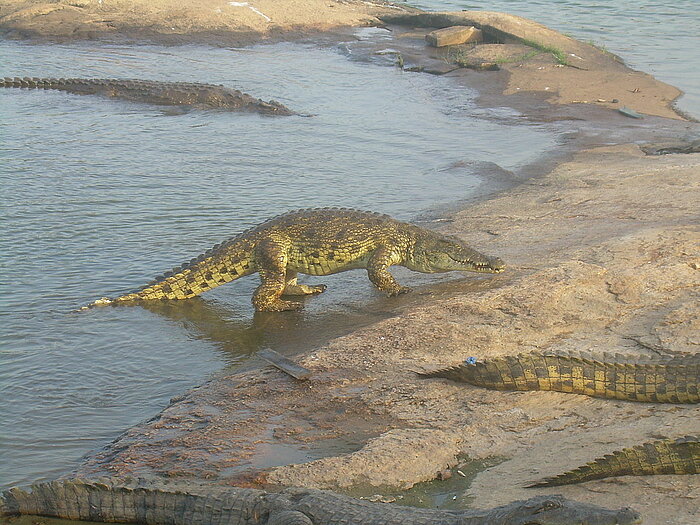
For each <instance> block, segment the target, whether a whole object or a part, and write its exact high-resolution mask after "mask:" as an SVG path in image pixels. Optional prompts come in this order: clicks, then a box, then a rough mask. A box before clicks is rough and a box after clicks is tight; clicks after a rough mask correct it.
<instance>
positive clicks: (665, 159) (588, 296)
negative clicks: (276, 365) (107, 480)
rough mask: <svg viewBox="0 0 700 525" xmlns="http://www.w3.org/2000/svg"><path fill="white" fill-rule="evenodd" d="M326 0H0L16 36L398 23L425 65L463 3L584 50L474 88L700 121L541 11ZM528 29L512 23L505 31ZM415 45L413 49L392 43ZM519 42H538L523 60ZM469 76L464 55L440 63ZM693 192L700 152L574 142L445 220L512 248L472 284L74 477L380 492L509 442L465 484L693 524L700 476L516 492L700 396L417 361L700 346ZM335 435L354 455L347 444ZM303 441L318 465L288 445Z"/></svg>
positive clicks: (651, 426) (673, 414) (299, 29)
mask: <svg viewBox="0 0 700 525" xmlns="http://www.w3.org/2000/svg"><path fill="white" fill-rule="evenodd" d="M323 4H324V6H325V7H324V6H321V5H320V4H318V5H317V4H314V3H313V2H305V3H304V5H303V6H300V5H298V4H296V3H294V2H283V3H279V2H274V3H273V2H267V3H266V2H263V1H260V2H255V3H251V4H249V5H245V6H231V5H230V3H229V2H213V1H199V2H188V3H177V4H176V5H177V8H174V7H173V5H174V3H173V2H133V1H132V2H117V1H115V2H109V1H105V2H88V1H85V2H53V3H40V2H29V1H24V2H21V1H18V2H8V1H5V2H0V17H1V18H0V30H2V31H3V32H5V34H6V35H15V36H24V37H26V36H31V37H33V38H36V37H42V38H45V37H50V38H59V37H60V38H67V37H70V38H85V37H90V38H102V37H109V38H114V37H115V36H119V37H128V38H137V37H139V38H140V37H143V38H146V37H148V38H151V39H162V41H172V42H187V41H195V42H202V41H210V40H209V39H213V40H216V39H220V42H221V43H230V42H235V41H237V39H240V41H247V42H251V41H253V40H259V39H269V38H282V37H294V38H297V37H298V36H299V35H300V34H307V33H308V32H309V31H319V30H330V29H333V30H339V29H340V28H342V27H347V26H356V25H366V24H372V25H377V24H388V26H389V28H390V29H392V30H393V31H395V33H396V35H397V38H396V42H397V51H398V54H397V59H398V57H399V56H400V57H401V61H402V63H403V67H404V68H406V67H412V66H415V67H418V68H421V67H422V68H423V69H424V70H426V65H427V66H428V69H429V68H432V67H433V65H434V64H435V63H436V62H438V63H442V64H447V63H448V62H449V61H445V60H444V57H442V56H441V55H440V51H439V50H435V49H432V48H426V47H423V46H424V44H423V43H422V42H423V39H424V36H425V33H426V32H428V31H430V30H432V29H434V28H435V27H438V26H440V25H442V24H443V23H445V24H448V25H454V24H455V21H456V19H455V18H454V17H458V18H459V20H461V21H463V22H464V23H466V22H469V23H475V24H477V25H480V26H481V27H482V28H484V27H485V28H486V29H487V32H488V28H489V27H499V29H498V30H497V31H495V32H498V31H500V32H502V33H508V34H509V35H512V36H513V38H514V39H515V40H516V42H506V41H504V42H494V43H487V45H489V46H496V45H503V46H523V45H524V46H525V47H530V48H531V47H532V46H528V45H527V44H523V42H522V41H523V40H532V38H531V37H532V36H533V34H528V35H529V36H525V34H519V33H517V32H516V29H517V31H521V30H525V31H535V33H534V35H535V37H536V40H537V41H538V42H540V43H541V44H542V45H546V46H550V47H555V48H556V49H558V50H560V51H562V52H563V53H565V55H566V54H568V56H569V58H568V59H567V61H570V62H571V64H562V63H561V60H558V59H557V57H556V56H555V55H554V53H553V52H552V51H544V52H541V53H535V54H530V53H529V52H527V53H525V52H523V49H524V48H522V47H512V48H509V49H510V50H511V51H509V53H510V54H509V55H508V56H509V57H510V58H508V59H507V60H504V61H502V62H501V63H500V64H499V68H500V71H494V72H491V71H485V72H483V73H482V72H480V73H478V75H479V78H478V79H475V81H476V82H478V83H479V84H480V85H481V87H482V88H483V86H485V85H487V84H488V85H490V86H498V87H499V89H500V91H499V93H498V94H496V95H494V94H493V93H491V94H489V93H488V92H489V90H488V89H482V93H483V94H484V95H483V96H482V100H486V99H487V98H491V100H493V97H498V100H499V101H500V103H501V104H506V103H508V102H504V100H505V101H507V100H518V101H519V102H518V103H519V104H523V100H525V99H524V98H523V96H524V94H523V93H524V92H527V93H531V94H535V96H536V97H538V98H539V99H544V100H546V101H547V103H548V104H550V105H553V106H554V107H558V108H562V112H557V113H556V114H554V115H553V116H552V118H554V119H556V118H566V119H571V121H572V128H574V127H575V126H577V125H578V124H576V122H577V121H580V122H583V119H584V118H590V115H592V114H595V115H598V116H603V115H605V116H609V115H615V117H616V118H619V119H620V120H619V127H624V126H625V122H626V121H625V119H628V117H624V116H621V115H620V114H619V113H617V111H618V109H619V108H620V107H621V106H622V105H624V106H626V107H629V108H631V109H632V110H633V111H635V112H639V113H642V114H646V115H656V116H655V117H650V118H649V119H650V121H651V122H652V123H653V125H652V126H651V127H652V128H658V129H661V128H664V129H666V126H667V124H668V123H669V122H670V123H672V125H671V124H668V129H671V130H674V131H672V132H668V130H667V131H665V132H664V133H665V135H664V138H665V139H667V138H669V136H670V135H673V134H674V133H675V134H676V136H677V138H678V139H679V143H681V144H689V143H690V142H692V139H693V138H694V137H697V135H698V132H699V131H698V126H697V124H694V123H689V122H686V123H681V122H678V121H679V120H682V116H680V115H678V114H676V113H675V112H674V111H673V109H672V107H671V104H672V101H673V100H674V99H675V97H677V96H678V94H679V92H678V91H677V90H675V89H674V88H671V87H670V86H667V85H665V84H663V83H660V82H657V81H656V80H654V79H653V78H652V77H649V76H648V75H644V74H643V73H637V72H633V71H631V70H629V69H627V68H625V67H624V66H623V65H622V64H620V63H619V61H617V60H616V59H615V57H612V56H609V55H607V54H605V53H604V52H602V51H599V50H595V48H592V47H591V46H587V45H586V44H581V43H578V42H576V41H572V40H571V39H567V38H566V37H563V36H562V35H559V34H558V33H555V34H551V33H549V30H547V31H544V30H542V29H540V28H541V26H539V25H538V24H534V23H532V22H529V21H527V22H528V23H520V22H519V21H518V20H515V19H513V17H509V16H508V15H501V16H500V17H499V16H496V15H493V14H488V16H487V15H483V16H484V17H485V18H482V19H479V18H478V17H477V16H476V15H473V14H464V13H460V14H458V15H457V14H449V15H439V16H438V18H437V19H427V20H417V19H415V18H407V19H403V20H398V19H396V18H393V19H390V18H386V15H387V13H393V12H395V11H396V9H395V8H391V7H387V6H376V5H368V4H365V3H353V2H339V3H336V2H323ZM330 6H333V7H330ZM205 8H206V9H205ZM229 8H230V9H231V11H228V9H229ZM234 8H235V9H234ZM252 8H254V9H252ZM217 9H219V10H221V11H220V12H219V11H217ZM284 13H287V14H284ZM303 13H306V15H304V14H303ZM411 16H414V15H411ZM421 16H422V15H421ZM431 16H432V15H431ZM436 16H437V15H436ZM440 16H443V18H440ZM445 16H446V17H447V18H444V17H445ZM479 16H481V15H479ZM304 17H306V18H304ZM380 17H381V19H380ZM469 17H471V18H469ZM267 18H269V19H270V20H266V19H267ZM487 18H488V19H487ZM516 18H517V17H516ZM304 20H306V21H304ZM436 20H437V21H436ZM520 20H522V19H520ZM514 22H518V23H517V24H516V26H517V27H516V28H512V29H509V30H506V29H505V25H506V24H509V23H514ZM498 24H501V25H500V26H499V25H498ZM457 25H460V24H457ZM425 26H429V27H425ZM538 26H539V27H538ZM168 28H170V29H168ZM523 28H524V29H523ZM544 29H546V28H544ZM552 33H554V32H552ZM537 35H540V36H537ZM203 36H206V39H204V38H203ZM545 38H546V40H543V39H545ZM402 41H403V42H407V43H406V44H401V45H398V44H399V43H400V42H402ZM419 43H420V45H419ZM502 49H503V48H502ZM502 49H501V50H502ZM482 51H483V52H484V53H486V52H488V53H493V52H495V50H494V48H493V47H490V48H488V49H487V48H485V47H482V48H481V49H479V48H478V47H477V48H464V49H462V51H460V53H461V55H460V56H462V55H463V56H464V58H465V60H467V61H469V60H477V59H478V60H482V61H486V60H490V59H489V58H488V57H482V56H481V55H479V56H478V57H477V54H478V53H481V52H482ZM540 51H541V49H540ZM499 52H500V51H499ZM525 54H530V56H529V57H528V58H527V59H525V58H522V59H519V58H518V57H523V56H524V55H525ZM572 55H575V56H572ZM489 56H491V55H489ZM515 59H517V60H515ZM573 61H575V62H573ZM572 65H575V66H576V67H572ZM455 71H457V70H456V69H451V66H450V67H448V68H446V71H444V73H445V74H451V75H452V74H457V73H455ZM13 73H14V74H21V72H13ZM492 74H493V75H494V76H491V77H489V76H488V75H492ZM489 83H490V84H489ZM518 88H519V89H518ZM501 93H505V94H506V95H508V94H509V93H512V94H513V95H511V96H510V97H512V98H509V97H508V96H506V98H503V97H502V95H501ZM516 93H517V94H516ZM599 99H600V100H603V102H599ZM612 99H616V100H618V102H612ZM586 103H593V104H595V105H597V106H602V107H600V108H593V110H595V111H594V112H593V113H589V114H587V115H589V116H588V117H584V116H581V115H580V114H578V115H577V116H576V117H572V116H571V114H569V113H566V112H567V111H568V109H565V108H570V107H572V106H573V105H579V104H586ZM520 109H521V110H522V109H523V108H522V107H521V108H520ZM524 115H525V116H526V117H528V116H531V114H530V115H528V113H527V111H525V112H524ZM629 122H636V121H634V120H632V119H629ZM582 125H583V124H582ZM652 131H653V129H652ZM669 133H670V135H669ZM629 136H630V135H627V137H628V138H627V140H628V141H629V140H630V139H629ZM671 138H672V137H671ZM635 140H636V139H635ZM605 141H608V142H612V143H615V142H620V141H619V140H618V139H617V138H616V137H612V136H609V137H605V140H602V139H601V141H600V142H605ZM688 150H689V151H692V150H693V148H689V149H688ZM649 151H654V150H653V148H652V149H650V150H649ZM699 192H700V154H698V153H689V154H669V155H659V156H656V155H646V154H645V153H644V151H642V149H641V148H640V146H639V145H636V144H618V145H614V146H598V147H594V148H590V149H588V150H586V151H582V152H579V153H577V154H576V155H575V156H573V157H572V158H571V159H569V160H568V161H566V162H563V163H560V164H559V165H558V166H556V167H555V168H554V169H552V170H551V171H550V172H549V173H547V174H545V175H542V176H539V177H534V178H531V179H528V180H527V181H524V182H522V183H521V184H519V185H517V186H515V187H514V188H512V189H510V190H509V191H507V192H504V193H502V194H500V195H496V196H493V197H492V198H490V199H488V200H486V201H484V202H481V203H478V204H476V205H473V206H471V207H469V208H468V209H465V210H462V211H460V212H458V213H455V214H454V215H453V216H452V217H451V219H450V220H449V221H446V222H445V223H444V224H441V229H442V230H443V231H445V232H446V233H451V234H454V235H457V236H459V237H461V238H463V239H465V240H466V241H468V242H469V243H472V244H474V245H475V246H478V247H479V248H480V249H483V250H484V251H487V252H488V253H492V254H494V255H499V256H501V257H502V258H503V259H505V260H506V262H507V263H508V264H509V271H507V272H506V273H504V274H502V275H498V276H495V277H485V278H480V277H473V276H472V277H466V278H465V279H463V280H457V281H450V282H449V283H444V284H441V285H436V286H429V287H425V288H422V289H420V290H419V291H418V293H417V294H416V295H414V297H406V298H404V297H402V298H398V299H397V300H396V303H395V304H396V309H397V310H396V315H395V316H394V317H392V318H390V319H387V320H385V321H381V322H379V323H376V324H374V325H372V326H370V327H367V328H365V329H362V330H359V331H357V332H355V333H352V334H350V335H347V336H344V337H341V338H338V339H335V340H333V341H332V342H330V343H329V344H327V345H324V346H323V347H321V348H313V349H309V351H308V352H307V353H305V354H303V355H301V356H299V357H298V360H299V362H300V363H301V364H303V365H304V366H306V367H307V368H309V369H310V370H311V371H312V374H313V375H312V378H311V379H310V380H308V381H304V382H298V381H295V380H293V379H291V378H290V377H287V376H285V375H284V374H282V373H281V372H279V371H277V370H275V369H268V368H262V369H259V370H254V371H249V372H246V373H241V372H236V373H222V374H221V375H219V376H217V377H216V378H214V379H213V380H211V381H210V382H208V383H206V384H205V385H202V386H201V387H199V388H197V389H195V390H193V391H191V392H188V393H186V394H184V395H183V396H182V397H181V398H178V399H176V400H173V403H172V404H171V406H170V407H168V408H167V409H165V410H164V411H163V412H162V413H161V414H159V415H158V416H157V417H155V418H154V419H152V420H151V421H148V422H145V423H143V424H142V425H139V426H137V427H134V428H132V429H129V430H128V431H127V432H125V434H124V435H122V436H121V437H120V438H119V439H117V440H116V441H115V442H114V443H112V444H111V445H110V446H109V447H108V448H107V449H105V450H104V451H102V452H100V453H98V454H96V455H94V456H93V457H91V458H89V459H88V460H87V461H86V462H85V464H84V465H83V466H82V467H81V468H80V470H79V474H80V475H82V476H93V475H117V476H126V475H146V476H152V475H157V476H168V477H178V478H184V479H188V478H190V479H209V480H215V481H216V482H218V483H222V484H231V485H240V484H244V485H254V486H270V485H272V486H275V485H297V486H307V487H320V488H332V489H339V490H346V489H352V488H354V487H357V486H363V487H367V486H370V487H376V490H377V491H381V490H382V488H383V487H401V488H407V487H410V486H412V485H413V484H415V483H417V482H419V481H426V480H432V479H435V478H436V477H437V474H438V472H441V471H444V470H445V469H447V468H449V467H450V466H453V465H454V464H455V463H456V461H457V457H458V456H460V455H462V454H466V455H468V456H469V457H471V458H485V457H490V456H500V457H504V458H507V459H506V461H504V462H503V463H501V464H499V465H498V466H496V467H493V468H491V469H488V470H486V471H484V472H482V473H480V474H479V475H478V476H477V478H476V481H475V482H474V483H473V484H472V486H471V488H470V492H471V494H472V495H474V496H475V497H476V502H477V505H480V506H487V505H491V504H494V505H495V504H500V503H504V502H507V501H511V500H513V499H516V498H522V497H527V496H529V495H531V493H563V494H564V495H566V496H567V497H571V498H574V499H578V500H581V501H588V502H592V503H596V504H598V505H604V506H608V507H620V506H623V505H630V506H632V507H633V508H635V509H636V510H639V511H640V512H641V513H642V514H643V517H644V519H645V521H644V523H648V524H662V523H663V524H678V525H680V524H686V523H690V522H693V521H694V520H696V519H697V517H698V512H699V510H698V507H697V503H696V502H697V498H698V496H700V479H698V476H688V475H686V476H652V477H645V478H634V477H625V478H615V479H610V480H603V481H595V482H589V483H586V484H583V485H578V486H571V487H558V488H556V489H524V488H522V486H523V485H524V484H525V482H527V481H530V480H532V479H536V478H539V477H545V476H549V475H553V474H556V473H558V472H562V471H565V470H568V469H570V468H573V467H576V466H578V465H580V464H583V463H585V462H586V461H589V460H592V459H593V458H595V457H599V456H601V455H602V454H604V453H607V452H611V451H612V450H615V449H618V448H621V447H625V446H630V445H633V444H636V443H639V442H642V441H646V440H649V439H655V438H659V437H676V436H680V435H683V434H690V433H698V432H700V427H699V425H698V421H700V409H699V408H698V407H697V406H693V405H687V406H677V405H662V406H658V405H653V404H641V403H630V402H621V401H609V400H601V399H591V398H586V397H581V396H575V395H567V394H560V393H553V392H527V393H502V392H491V391H484V390H480V389H477V388H474V387H470V386H467V385H463V384H454V383H451V382H448V381H445V380H425V379H419V378H418V377H417V376H416V375H415V373H414V371H415V370H418V369H422V368H435V367H440V366H445V365H452V364H456V363H459V362H461V361H462V360H464V359H465V358H466V357H469V356H474V357H477V358H478V359H484V358H488V357H492V356H496V355H503V354H515V353H519V352H523V351H528V350H552V351H558V350H568V351H578V350H582V351H615V352H622V353H626V354H630V355H664V354H668V353H672V352H678V351H683V352H698V347H699V345H700V340H699V339H698V334H699V333H700V312H698V308H697V305H698V301H699V299H700V297H699V296H700V242H699V241H700V228H698V224H699V223H700V213H698V206H697V204H698V203H697V195H698V194H699ZM339 444H341V445H342V446H340V448H342V449H343V451H344V452H347V453H334V452H333V450H335V449H337V448H338V447H339ZM349 450H354V452H352V451H349ZM309 455H310V456H314V455H315V456H316V457H319V458H321V459H317V460H315V461H308V462H305V463H302V462H301V461H298V460H297V461H295V460H294V458H299V457H303V456H309ZM322 456H326V457H322ZM287 463H291V464H287Z"/></svg>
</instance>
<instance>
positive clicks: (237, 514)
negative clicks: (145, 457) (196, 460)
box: [0, 480, 264, 525]
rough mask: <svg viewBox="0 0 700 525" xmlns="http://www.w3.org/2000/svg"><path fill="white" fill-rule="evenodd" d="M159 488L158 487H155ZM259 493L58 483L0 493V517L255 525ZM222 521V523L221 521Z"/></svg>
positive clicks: (132, 484) (127, 483) (90, 482)
mask: <svg viewBox="0 0 700 525" xmlns="http://www.w3.org/2000/svg"><path fill="white" fill-rule="evenodd" d="M159 485H162V488H159ZM261 494H264V493H262V492H260V491H254V490H250V489H237V488H232V487H226V488H224V489H222V488H221V487H216V486H207V487H201V490H200V488H198V487H195V486H184V485H183V486H177V485H176V486H172V487H171V486H170V485H169V484H168V483H160V484H159V483H158V482H156V483H155V484H151V483H142V482H141V481H136V482H131V481H125V482H119V481H117V482H113V481H111V480H59V481H50V482H46V483H37V484H34V485H32V486H31V487H30V488H29V489H27V490H22V489H17V488H13V489H10V490H8V491H5V492H3V493H0V516H14V515H18V514H32V515H39V516H52V517H57V518H66V519H71V520H87V521H103V522H120V523H145V524H149V523H150V524H152V523H170V524H172V525H191V524H192V523H214V522H216V523H240V524H252V523H258V520H257V519H255V518H254V515H255V514H254V513H255V511H256V510H257V511H262V510H263V507H262V502H261ZM219 520H220V521H219Z"/></svg>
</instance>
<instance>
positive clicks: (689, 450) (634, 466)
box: [528, 436, 700, 487]
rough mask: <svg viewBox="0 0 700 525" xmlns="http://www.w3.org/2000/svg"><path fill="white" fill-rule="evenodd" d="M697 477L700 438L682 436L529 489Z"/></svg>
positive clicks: (627, 451)
mask: <svg viewBox="0 0 700 525" xmlns="http://www.w3.org/2000/svg"><path fill="white" fill-rule="evenodd" d="M655 474H700V438H698V437H697V436H685V437H682V438H678V439H663V440H659V441H652V442H649V443H644V444H642V445H637V446H635V447H630V448H623V449H622V450H617V451H615V452H613V453H612V454H606V455H605V456H603V457H602V458H598V459H596V460H594V461H592V462H590V463H587V464H586V465H584V466H582V467H579V468H577V469H574V470H570V471H568V472H565V473H564V474H559V475H558V476H554V477H551V478H546V479H543V480H541V481H538V482H536V483H533V484H532V485H528V487H553V486H557V485H569V484H571V483H582V482H584V481H590V480H593V479H603V478H609V477H612V476H651V475H655Z"/></svg>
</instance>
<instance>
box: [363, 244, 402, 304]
mask: <svg viewBox="0 0 700 525" xmlns="http://www.w3.org/2000/svg"><path fill="white" fill-rule="evenodd" d="M399 262H401V257H400V256H399V255H398V254H397V253H395V252H392V251H391V250H388V249H387V248H384V247H381V248H377V250H376V251H375V252H374V253H373V254H372V256H371V257H370V258H369V260H368V261H367V275H368V276H369V280H370V281H372V284H374V286H376V287H377V288H379V289H380V290H381V291H383V292H386V293H387V294H389V296H390V297H391V296H394V295H399V294H402V293H407V292H410V291H411V289H410V288H408V287H407V286H401V285H400V284H399V283H398V282H396V279H394V276H393V275H391V274H390V273H389V272H388V271H387V268H389V266H391V265H392V264H397V263H399Z"/></svg>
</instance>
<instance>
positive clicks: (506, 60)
mask: <svg viewBox="0 0 700 525" xmlns="http://www.w3.org/2000/svg"><path fill="white" fill-rule="evenodd" d="M539 53H540V52H539V51H537V50H535V49H533V50H532V51H528V52H527V53H523V54H522V55H518V56H514V57H501V58H497V59H496V60H494V62H495V63H496V64H499V65H501V64H514V63H516V62H525V61H526V60H528V59H530V58H532V57H534V56H535V55H538V54H539Z"/></svg>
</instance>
